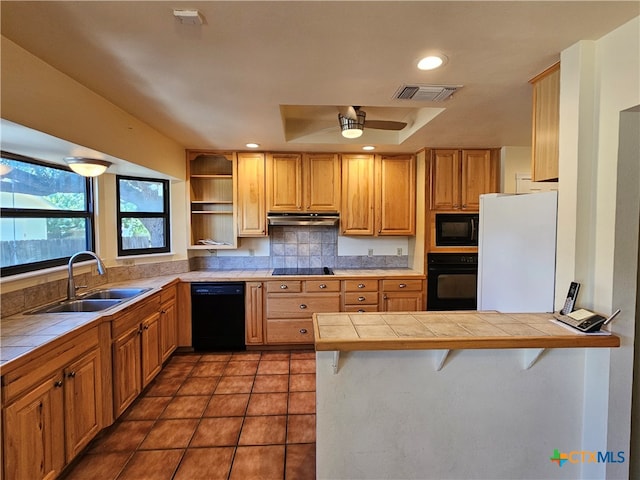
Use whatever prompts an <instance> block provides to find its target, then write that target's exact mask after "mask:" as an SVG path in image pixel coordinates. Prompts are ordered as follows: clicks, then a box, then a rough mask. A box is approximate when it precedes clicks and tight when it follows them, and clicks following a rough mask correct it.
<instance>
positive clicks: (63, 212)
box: [0, 152, 94, 276]
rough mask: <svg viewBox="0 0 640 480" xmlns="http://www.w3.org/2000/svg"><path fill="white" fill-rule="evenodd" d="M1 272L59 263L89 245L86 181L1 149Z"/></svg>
mask: <svg viewBox="0 0 640 480" xmlns="http://www.w3.org/2000/svg"><path fill="white" fill-rule="evenodd" d="M0 217H1V218H0V247H1V252H0V257H1V259H0V274H1V275H2V276H8V275H15V274H17V273H24V272H30V271H35V270H40V269H43V268H48V267H54V266H59V265H64V264H65V263H67V261H68V260H69V257H70V256H71V255H73V254H74V253H76V252H79V251H83V250H93V249H94V239H93V196H92V189H91V181H90V179H88V178H85V177H82V176H80V175H77V174H75V173H73V172H71V171H69V169H68V168H66V167H62V166H55V165H50V164H46V163H43V162H40V161H37V160H34V159H32V158H27V157H22V156H20V155H14V154H11V153H8V152H2V158H1V159H0Z"/></svg>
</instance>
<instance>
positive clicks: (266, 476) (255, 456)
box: [229, 445, 284, 480]
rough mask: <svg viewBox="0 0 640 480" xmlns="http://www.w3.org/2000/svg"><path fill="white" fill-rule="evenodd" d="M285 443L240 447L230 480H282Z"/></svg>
mask: <svg viewBox="0 0 640 480" xmlns="http://www.w3.org/2000/svg"><path fill="white" fill-rule="evenodd" d="M283 476H284V445H270V446H255V447H238V448H237V450H236V456H235V458H234V460H233V466H232V467H231V476H230V477H229V478H230V480H281V479H282V478H283Z"/></svg>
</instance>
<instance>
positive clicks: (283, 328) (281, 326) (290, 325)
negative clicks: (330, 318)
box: [267, 320, 313, 343]
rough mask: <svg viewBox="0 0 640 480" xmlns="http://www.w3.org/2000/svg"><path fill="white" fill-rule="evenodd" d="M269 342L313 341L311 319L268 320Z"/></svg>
mask: <svg viewBox="0 0 640 480" xmlns="http://www.w3.org/2000/svg"><path fill="white" fill-rule="evenodd" d="M267 343H313V322H312V321H311V320H269V321H267Z"/></svg>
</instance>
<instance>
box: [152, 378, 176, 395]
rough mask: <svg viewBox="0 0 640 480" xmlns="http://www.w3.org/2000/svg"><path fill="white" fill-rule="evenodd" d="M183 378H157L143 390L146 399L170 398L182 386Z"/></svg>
mask: <svg viewBox="0 0 640 480" xmlns="http://www.w3.org/2000/svg"><path fill="white" fill-rule="evenodd" d="M182 382H183V378H177V377H176V378H162V377H161V378H157V377H156V379H155V380H154V381H153V382H151V385H149V388H148V389H147V390H145V392H144V395H145V396H146V397H170V396H172V395H175V394H176V392H177V391H178V389H179V388H180V386H181V385H182Z"/></svg>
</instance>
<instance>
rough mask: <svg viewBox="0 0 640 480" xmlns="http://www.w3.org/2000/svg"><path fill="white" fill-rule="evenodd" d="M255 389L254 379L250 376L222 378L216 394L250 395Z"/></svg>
mask: <svg viewBox="0 0 640 480" xmlns="http://www.w3.org/2000/svg"><path fill="white" fill-rule="evenodd" d="M251 387H253V377H252V376H249V375H242V376H240V375H237V376H233V377H222V378H221V379H220V382H218V386H217V387H216V390H215V393H249V392H250V391H251Z"/></svg>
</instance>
